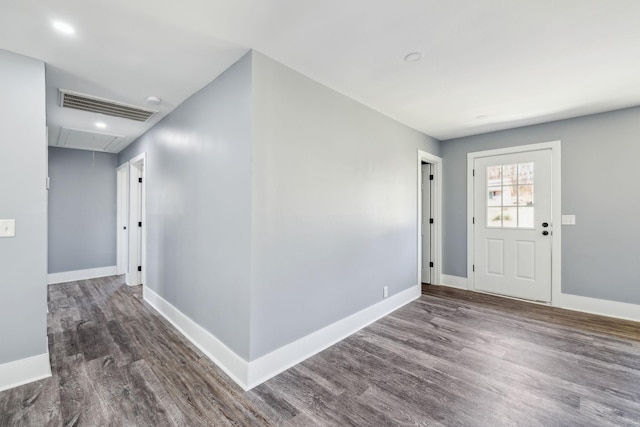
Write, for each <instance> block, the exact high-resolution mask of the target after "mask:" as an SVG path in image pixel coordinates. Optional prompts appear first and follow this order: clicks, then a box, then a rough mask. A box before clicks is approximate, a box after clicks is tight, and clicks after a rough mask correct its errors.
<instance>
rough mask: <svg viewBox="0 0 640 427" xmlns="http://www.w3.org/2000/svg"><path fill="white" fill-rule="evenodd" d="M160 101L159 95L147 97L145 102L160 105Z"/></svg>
mask: <svg viewBox="0 0 640 427" xmlns="http://www.w3.org/2000/svg"><path fill="white" fill-rule="evenodd" d="M161 102H162V99H160V97H159V96H150V97H148V98H147V104H151V105H160V103H161Z"/></svg>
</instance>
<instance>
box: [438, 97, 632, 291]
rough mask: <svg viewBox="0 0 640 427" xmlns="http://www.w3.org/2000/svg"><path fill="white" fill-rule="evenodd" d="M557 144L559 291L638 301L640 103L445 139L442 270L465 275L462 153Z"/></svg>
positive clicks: (464, 170) (465, 248)
mask: <svg viewBox="0 0 640 427" xmlns="http://www.w3.org/2000/svg"><path fill="white" fill-rule="evenodd" d="M554 140H561V141H562V212H563V213H564V214H575V215H576V223H577V225H576V226H563V228H562V292H564V293H569V294H574V295H581V296H587V297H593V298H601V299H606V300H612V301H620V302H627V303H634V304H640V287H639V286H638V285H639V284H640V268H638V266H640V226H638V213H639V212H640V197H639V192H638V159H640V108H631V109H625V110H619V111H614V112H610V113H604V114H597V115H592V116H585V117H580V118H576V119H570V120H562V121H557V122H552V123H546V124H542V125H536V126H528V127H524V128H519V129H512V130H507V131H502V132H494V133H488V134H483V135H477V136H472V137H467V138H460V139H454V140H449V141H445V142H443V143H442V144H441V150H442V157H443V163H444V182H443V186H444V187H443V193H444V201H443V203H444V222H443V227H444V230H443V234H444V239H443V240H444V246H443V252H444V253H443V258H444V260H443V267H444V271H443V272H444V273H445V274H450V275H454V276H461V277H466V276H467V273H466V269H467V266H466V251H467V247H466V245H467V240H466V212H467V200H466V197H467V189H466V176H467V169H466V168H467V166H466V165H467V157H466V155H467V153H468V152H472V151H481V150H487V149H493V148H502V147H507V146H516V145H523V144H533V143H538V142H545V141H554Z"/></svg>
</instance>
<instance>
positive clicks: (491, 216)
mask: <svg viewBox="0 0 640 427" xmlns="http://www.w3.org/2000/svg"><path fill="white" fill-rule="evenodd" d="M487 227H494V228H495V227H502V208H501V207H497V208H487Z"/></svg>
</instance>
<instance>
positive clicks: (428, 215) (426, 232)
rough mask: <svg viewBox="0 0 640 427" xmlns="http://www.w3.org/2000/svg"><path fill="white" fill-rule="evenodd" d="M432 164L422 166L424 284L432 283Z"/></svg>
mask: <svg viewBox="0 0 640 427" xmlns="http://www.w3.org/2000/svg"><path fill="white" fill-rule="evenodd" d="M430 176H431V164H429V163H423V164H422V187H421V188H422V283H429V284H431V283H433V282H432V281H431V271H432V270H433V269H432V268H431V254H432V248H431V227H432V224H431V219H432V218H433V215H432V212H431V206H432V204H431V183H432V182H433V181H432V180H431V179H430Z"/></svg>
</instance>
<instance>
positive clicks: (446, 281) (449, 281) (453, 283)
mask: <svg viewBox="0 0 640 427" xmlns="http://www.w3.org/2000/svg"><path fill="white" fill-rule="evenodd" d="M441 285H442V286H448V287H450V288H458V289H469V288H468V287H467V286H468V285H467V278H466V277H460V276H449V275H448V274H443V275H442V283H441Z"/></svg>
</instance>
